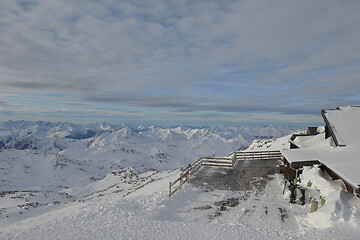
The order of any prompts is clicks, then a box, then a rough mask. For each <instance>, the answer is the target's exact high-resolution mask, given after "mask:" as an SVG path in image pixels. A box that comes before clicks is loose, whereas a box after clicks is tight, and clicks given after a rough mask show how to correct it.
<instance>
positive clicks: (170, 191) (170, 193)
mask: <svg viewBox="0 0 360 240" xmlns="http://www.w3.org/2000/svg"><path fill="white" fill-rule="evenodd" d="M169 197H171V182H170V183H169Z"/></svg>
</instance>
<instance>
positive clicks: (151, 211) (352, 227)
mask: <svg viewBox="0 0 360 240" xmlns="http://www.w3.org/2000/svg"><path fill="white" fill-rule="evenodd" d="M20 123H21V126H14V125H16V124H15V123H14V122H12V123H11V124H9V123H8V125H10V126H8V127H7V128H6V127H5V128H2V130H1V139H3V140H5V142H4V143H5V144H4V145H3V147H2V149H1V150H0V151H1V152H0V164H1V168H0V169H1V173H2V174H1V189H2V190H1V191H0V219H1V221H0V239H13V238H15V239H179V238H190V239H219V238H222V239H356V238H357V236H359V234H360V232H359V226H360V225H359V221H360V212H359V211H358V208H359V207H360V204H359V199H357V198H355V197H354V196H351V195H349V194H347V193H345V192H344V191H343V186H342V184H341V182H336V181H333V182H331V180H329V177H328V176H326V175H323V174H321V173H320V172H319V169H317V168H312V169H311V168H309V169H308V170H306V171H304V176H303V179H304V181H307V180H311V181H312V182H313V183H314V185H313V189H312V190H311V191H312V193H315V194H319V192H318V190H320V192H321V194H322V195H323V196H325V197H326V199H327V203H326V204H325V205H324V206H323V207H321V208H320V209H319V211H318V212H316V213H315V214H314V213H313V214H310V213H309V207H308V205H305V206H301V205H291V204H289V203H288V193H285V195H283V193H282V190H283V189H282V185H283V182H282V180H281V177H280V176H275V177H274V179H273V180H272V181H271V182H270V183H269V184H268V185H267V187H266V189H265V192H258V191H257V190H256V189H255V190H254V189H252V190H249V191H244V192H232V191H223V190H213V191H210V192H209V191H204V190H203V189H201V188H196V187H193V186H192V185H189V184H185V185H184V186H183V189H182V190H181V191H179V192H177V193H176V194H175V195H174V196H173V197H171V198H169V196H168V186H169V182H171V181H174V180H175V179H176V178H177V177H178V176H179V174H180V169H179V167H181V166H187V164H188V163H191V162H193V161H194V160H196V158H198V157H200V156H205V155H207V154H211V155H219V156H221V155H226V154H227V153H229V152H230V151H232V150H235V149H237V148H245V146H247V145H248V144H250V143H251V142H252V144H251V146H250V148H252V149H259V148H262V149H286V148H288V145H289V144H288V142H287V140H288V139H289V136H285V137H283V138H277V139H275V138H272V139H264V140H255V141H253V140H254V138H255V135H261V136H265V135H267V136H273V135H272V134H274V133H275V132H274V130H273V128H272V127H270V129H272V130H269V131H270V132H269V131H265V130H264V129H261V128H260V127H254V128H253V129H252V130H251V128H252V127H243V128H222V127H216V128H210V129H208V128H202V129H192V128H159V127H154V126H150V127H146V128H144V127H139V128H137V129H134V128H131V127H129V126H118V127H113V126H111V125H106V124H95V127H93V128H90V127H79V126H72V125H71V124H64V123H56V124H55V123H54V124H53V123H44V122H40V123H29V122H20ZM52 124H53V125H52ZM11 127H13V128H12V130H11ZM256 128H258V131H257V132H256ZM9 129H10V130H9ZM29 129H30V130H29ZM89 131H90V132H91V131H93V132H92V133H91V134H90V135H92V136H91V137H89V136H88V135H86V134H87V133H89ZM279 131H280V130H279ZM282 131H283V132H282ZM75 132H76V134H75ZM280 132H281V134H283V133H285V132H287V130H281V131H280ZM15 133H16V134H15ZM278 134H280V133H278ZM74 135H76V137H74ZM85 135H86V136H85ZM6 139H11V140H9V141H7V142H6ZM15 139H16V140H15ZM22 140H26V141H30V142H31V144H28V145H27V146H26V147H22V148H20V149H23V150H18V149H17V146H20V145H17V146H16V144H14V143H16V142H19V141H20V142H21V141H22ZM245 142H246V145H243V144H244V143H245ZM21 146H25V145H21ZM154 169H157V170H154ZM166 169H170V170H166ZM158 170H159V171H158ZM311 191H309V192H311ZM314 196H315V195H314ZM315 197H318V196H315ZM234 199H235V200H236V201H234Z"/></svg>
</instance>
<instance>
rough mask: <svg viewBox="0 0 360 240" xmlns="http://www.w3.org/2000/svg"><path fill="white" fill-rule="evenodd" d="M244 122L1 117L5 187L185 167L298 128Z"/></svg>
mask: <svg viewBox="0 0 360 240" xmlns="http://www.w3.org/2000/svg"><path fill="white" fill-rule="evenodd" d="M296 130H297V129H295V128H292V127H277V126H267V125H255V126H242V127H220V126H218V127H210V128H190V127H156V126H146V127H144V126H139V127H135V128H134V127H131V126H128V125H125V124H109V123H94V124H89V125H77V124H71V123H67V122H45V121H36V122H35V121H7V122H1V123H0V164H1V166H0V175H1V177H0V178H1V179H0V180H1V182H0V191H4V190H7V191H8V190H12V189H13V190H19V189H22V190H26V189H32V190H33V189H39V188H41V189H53V188H55V189H56V190H59V189H63V188H65V187H76V186H84V185H86V184H88V183H90V182H91V181H96V180H98V179H102V178H103V177H104V176H106V175H107V174H108V173H109V172H110V171H112V170H119V169H123V168H128V167H131V168H133V169H134V171H135V172H144V171H146V170H150V169H155V170H159V171H161V170H166V169H176V168H184V167H186V166H188V164H191V163H193V162H194V161H196V160H197V159H198V158H200V157H203V156H215V155H216V156H225V155H227V154H228V153H230V152H231V151H234V150H238V149H245V148H246V147H247V146H249V145H250V144H251V143H252V142H253V141H254V140H255V139H264V138H269V137H279V136H282V135H285V134H289V133H291V132H294V131H296Z"/></svg>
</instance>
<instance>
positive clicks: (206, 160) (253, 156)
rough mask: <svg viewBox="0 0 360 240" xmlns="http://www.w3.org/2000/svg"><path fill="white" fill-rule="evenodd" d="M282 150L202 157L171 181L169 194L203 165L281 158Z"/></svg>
mask: <svg viewBox="0 0 360 240" xmlns="http://www.w3.org/2000/svg"><path fill="white" fill-rule="evenodd" d="M281 157H282V155H281V153H280V151H252V152H246V151H241V152H240V151H234V152H232V153H230V154H229V155H228V156H227V157H202V158H200V159H199V160H197V161H196V162H194V163H193V164H192V165H189V167H187V168H186V169H184V170H183V171H182V172H181V173H180V177H179V178H178V179H176V180H175V181H174V182H170V183H169V196H170V197H171V196H172V195H173V194H174V193H175V192H177V191H178V190H180V189H181V187H182V185H184V183H186V182H190V176H192V175H193V174H194V173H195V172H196V171H198V170H199V169H200V168H201V167H202V166H215V167H230V168H231V167H233V166H234V165H235V162H236V161H244V160H281Z"/></svg>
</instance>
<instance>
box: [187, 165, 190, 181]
mask: <svg viewBox="0 0 360 240" xmlns="http://www.w3.org/2000/svg"><path fill="white" fill-rule="evenodd" d="M189 174H190V168H188V169H187V172H186V181H188V182H189V183H190V176H189Z"/></svg>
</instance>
